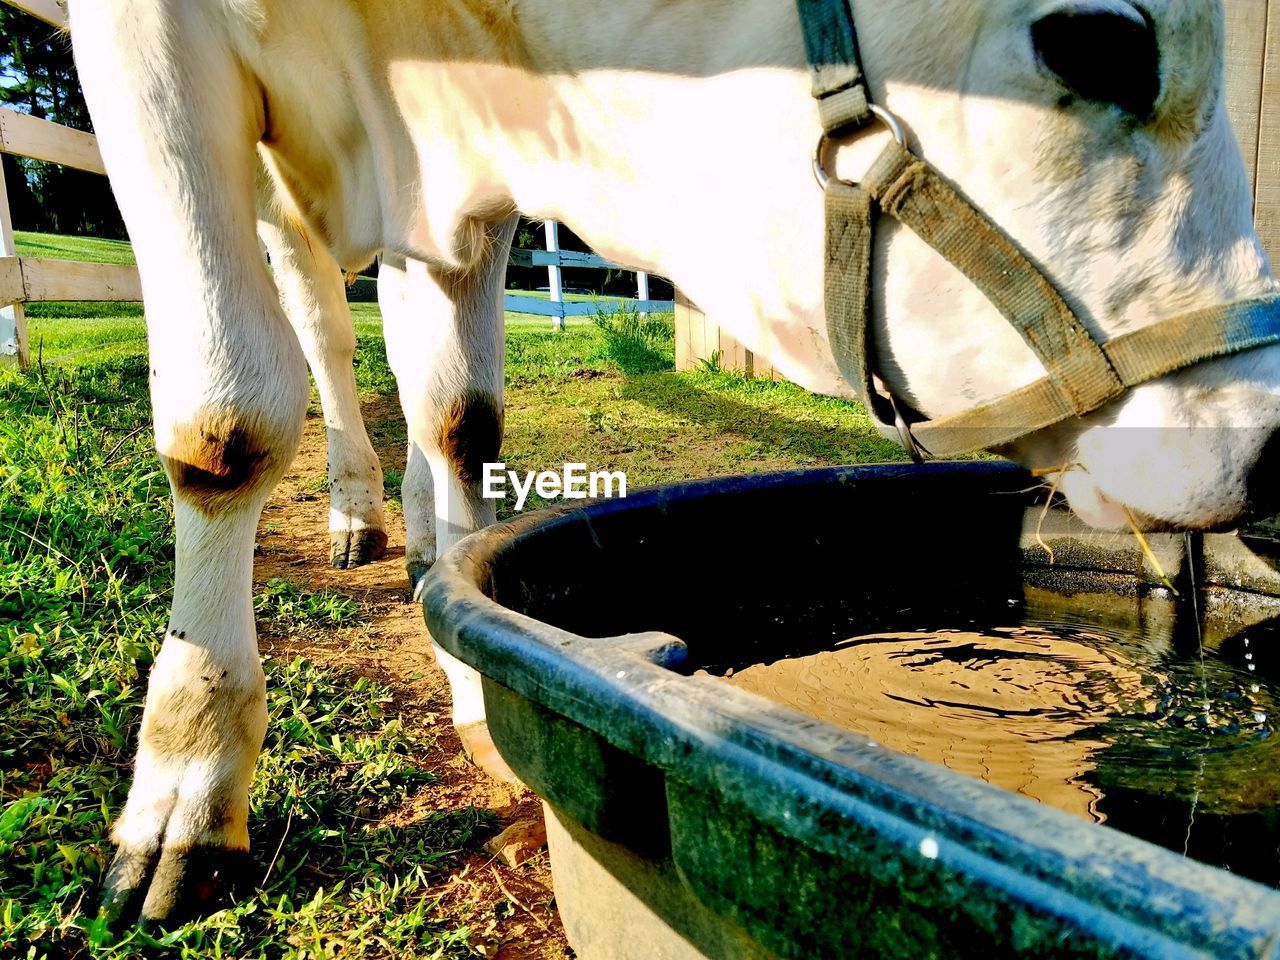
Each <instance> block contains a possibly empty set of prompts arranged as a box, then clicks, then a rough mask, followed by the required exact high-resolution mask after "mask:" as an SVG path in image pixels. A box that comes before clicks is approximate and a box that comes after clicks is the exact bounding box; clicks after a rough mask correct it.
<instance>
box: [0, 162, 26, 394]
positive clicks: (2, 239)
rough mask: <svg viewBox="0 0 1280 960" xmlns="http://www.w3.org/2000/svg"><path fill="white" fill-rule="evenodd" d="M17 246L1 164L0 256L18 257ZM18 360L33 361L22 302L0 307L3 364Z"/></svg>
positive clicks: (0, 360) (23, 363)
mask: <svg viewBox="0 0 1280 960" xmlns="http://www.w3.org/2000/svg"><path fill="white" fill-rule="evenodd" d="M17 255H18V246H17V244H16V243H15V242H14V239H13V216H12V215H11V214H10V212H9V190H8V188H7V186H6V185H5V180H4V165H3V164H0V257H16V256H17ZM15 359H16V362H17V364H18V366H19V367H20V368H21V369H23V370H25V369H26V368H27V367H28V366H30V364H31V350H30V347H29V346H28V345H27V315H26V311H25V310H24V309H23V307H22V304H21V303H11V304H8V305H6V306H0V363H3V364H10V363H14V362H15Z"/></svg>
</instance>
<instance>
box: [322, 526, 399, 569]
mask: <svg viewBox="0 0 1280 960" xmlns="http://www.w3.org/2000/svg"><path fill="white" fill-rule="evenodd" d="M386 552H387V532H386V531H385V530H379V529H378V528H377V527H360V528H359V529H358V530H331V531H329V563H330V564H331V565H332V566H334V567H336V568H337V569H338V570H346V569H347V568H348V567H361V566H364V565H365V564H366V563H372V562H373V561H374V560H377V559H378V558H379V557H381V556H382V555H383V554H384V553H386Z"/></svg>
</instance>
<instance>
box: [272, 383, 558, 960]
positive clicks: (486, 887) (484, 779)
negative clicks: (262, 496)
mask: <svg viewBox="0 0 1280 960" xmlns="http://www.w3.org/2000/svg"><path fill="white" fill-rule="evenodd" d="M364 414H365V422H366V423H367V424H368V425H369V432H370V436H371V437H372V439H373V442H374V446H375V449H376V450H377V453H378V456H379V457H380V458H381V460H382V465H383V468H384V469H395V470H400V471H403V470H404V461H405V453H404V442H403V439H404V426H403V421H402V420H401V418H400V411H399V409H398V407H397V406H396V404H395V403H394V401H389V400H385V399H380V400H375V401H373V402H370V403H367V404H366V405H365V408H364ZM326 465H327V455H326V443H325V431H324V422H323V420H322V419H321V418H320V417H319V416H315V415H312V416H309V417H308V418H307V423H306V428H305V431H304V433H303V438H302V447H301V449H300V450H299V452H298V456H297V458H296V459H295V460H294V462H293V466H292V467H291V468H290V470H289V473H288V474H287V475H286V477H285V478H284V480H283V481H281V483H280V485H279V486H278V487H277V488H276V491H275V493H274V495H273V496H272V498H271V500H270V501H269V502H268V504H267V506H266V509H265V510H264V511H263V515H262V523H261V524H260V526H259V531H258V542H259V551H258V555H257V557H256V562H255V570H254V577H255V589H257V588H259V587H260V586H261V585H262V584H263V583H265V582H266V581H267V580H269V579H270V578H272V577H283V578H286V579H288V580H290V581H291V582H293V583H295V584H297V585H299V586H306V587H307V588H309V589H312V590H324V589H328V590H334V591H338V592H341V593H343V594H346V595H348V596H351V597H353V598H354V599H356V600H357V601H359V602H360V603H361V604H362V605H363V606H364V608H365V610H366V613H367V619H368V622H367V624H366V625H362V626H360V627H358V628H342V629H339V630H335V631H332V632H330V633H327V634H326V633H319V632H314V631H312V632H308V633H307V634H306V635H305V636H298V635H296V634H294V635H290V636H271V635H269V634H267V633H265V632H264V634H263V636H262V637H261V647H262V652H263V653H264V654H266V655H270V656H273V657H276V658H280V659H286V658H292V657H294V656H305V657H306V658H308V659H309V660H311V661H312V662H314V663H317V664H321V665H324V666H331V667H340V668H344V669H347V670H351V671H354V672H355V673H357V674H360V675H362V676H367V677H370V678H371V679H374V680H376V681H378V682H379V683H381V684H383V685H384V686H386V687H388V688H389V689H390V690H391V691H392V692H393V694H394V696H395V698H396V706H397V708H398V709H399V711H400V713H401V714H402V716H403V717H404V718H405V722H406V723H409V722H417V723H421V724H423V725H424V726H425V727H426V728H427V732H428V733H429V734H430V735H431V736H432V737H434V738H435V740H436V743H437V747H436V750H435V752H434V753H433V754H431V755H430V756H427V757H424V758H422V760H423V761H424V766H426V767H427V768H429V769H430V770H431V772H432V773H434V774H435V776H436V777H437V778H438V780H437V782H435V783H432V784H428V785H427V786H425V787H423V788H422V790H421V791H420V792H419V793H418V794H417V795H416V796H415V797H413V798H411V800H410V801H409V802H408V803H406V804H405V805H404V806H403V807H402V808H401V809H399V810H396V811H393V812H392V813H391V814H390V815H389V816H388V818H387V821H386V822H387V823H388V824H389V825H396V824H404V823H412V822H413V821H414V819H415V818H418V817H422V816H425V815H427V814H430V813H432V812H434V811H440V810H465V809H467V808H470V807H476V808H480V809H485V810H491V811H493V813H494V814H495V815H496V816H497V818H498V820H499V821H500V823H501V825H502V826H503V827H505V826H507V825H509V824H511V823H514V822H516V821H520V820H529V819H539V820H540V819H541V817H542V808H541V805H540V803H539V801H538V799H537V797H536V796H535V795H534V794H533V793H531V792H529V791H527V790H522V789H520V788H516V787H511V786H508V785H506V784H502V783H499V782H497V781H495V780H493V779H491V778H490V777H489V776H487V775H486V774H484V773H482V772H481V771H480V770H479V769H478V768H476V767H474V766H473V765H471V764H470V763H469V762H468V761H467V760H466V758H465V757H464V756H463V754H462V748H461V746H460V744H459V742H458V738H457V736H456V735H455V734H454V732H453V728H452V725H451V724H450V722H449V689H448V684H447V683H446V681H445V677H444V674H443V673H442V672H441V671H440V669H439V667H437V666H436V663H435V660H434V659H433V657H432V654H431V648H430V642H429V640H428V637H427V632H426V628H425V626H424V625H423V622H422V607H421V605H420V604H418V603H414V602H412V601H411V600H410V597H409V585H408V581H407V579H406V577H405V571H404V522H403V517H402V516H401V514H400V511H399V510H398V509H394V508H393V505H391V504H388V511H387V521H388V526H389V528H390V529H389V544H388V547H387V552H386V555H385V556H384V557H383V558H382V559H381V560H379V561H377V562H376V563H372V564H369V565H367V566H364V567H359V568H356V569H353V570H334V569H333V568H331V567H330V566H329V562H328V556H329V555H328V550H329V536H328V510H329V503H328V496H327V494H325V493H324V492H322V491H323V486H324V480H325V477H326ZM440 893H441V895H442V901H441V912H442V914H443V916H444V918H445V919H447V920H448V921H450V922H457V923H465V924H469V925H470V926H471V928H472V931H473V940H474V942H475V944H476V946H477V952H478V953H479V954H481V955H483V956H486V957H491V958H496V960H552V958H554V960H561V958H564V957H571V956H572V955H573V954H572V952H571V951H570V950H569V948H568V946H567V941H566V940H565V936H564V929H563V927H562V926H561V924H560V919H559V916H558V915H557V914H556V912H555V909H554V906H553V905H552V899H553V892H552V887H551V872H550V865H549V862H548V860H547V854H546V851H545V850H544V851H543V852H542V853H541V854H539V855H537V856H535V857H534V858H533V859H531V860H528V861H526V862H525V863H524V864H522V865H521V866H519V867H515V868H510V867H507V866H506V865H505V864H503V863H502V862H500V861H497V860H494V859H492V858H490V857H489V856H488V855H486V854H483V853H474V854H470V855H468V856H467V857H466V858H465V859H464V861H463V864H462V866H461V867H460V868H459V869H457V870H455V871H454V872H453V873H452V875H451V876H450V877H449V879H448V881H447V882H446V883H445V884H443V885H442V887H441V889H440Z"/></svg>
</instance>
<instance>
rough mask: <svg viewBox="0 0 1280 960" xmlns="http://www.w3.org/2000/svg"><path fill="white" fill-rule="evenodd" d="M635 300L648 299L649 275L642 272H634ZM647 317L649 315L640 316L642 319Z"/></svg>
mask: <svg viewBox="0 0 1280 960" xmlns="http://www.w3.org/2000/svg"><path fill="white" fill-rule="evenodd" d="M636 299H637V300H648V299H649V274H647V273H645V272H644V271H643V270H639V271H637V272H636ZM648 315H649V314H647V313H641V314H640V316H642V317H647V316H648Z"/></svg>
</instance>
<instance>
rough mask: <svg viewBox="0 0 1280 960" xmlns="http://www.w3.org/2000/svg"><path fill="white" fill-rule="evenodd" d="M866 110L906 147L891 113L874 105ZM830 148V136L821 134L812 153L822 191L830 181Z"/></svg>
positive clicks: (897, 123) (904, 133) (901, 133)
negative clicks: (828, 163) (827, 160)
mask: <svg viewBox="0 0 1280 960" xmlns="http://www.w3.org/2000/svg"><path fill="white" fill-rule="evenodd" d="M867 109H868V110H870V111H871V116H873V117H875V119H877V120H879V121H880V122H881V123H882V124H884V125H885V126H886V127H887V128H888V130H889V132H890V133H891V134H893V139H895V140H897V141H898V143H899V145H900V146H904V147H905V146H906V145H907V134H906V132H905V131H904V130H903V129H902V123H901V122H900V121H899V120H898V118H897V117H895V116H894V115H893V114H892V113H890V112H889V111H888V110H886V109H885V108H884V107H880V106H877V105H876V104H874V103H869V104H867ZM830 146H831V136H830V134H827V133H823V134H822V136H821V137H819V138H818V149H817V150H815V151H814V153H813V176H814V179H815V180H817V181H818V186H820V187H821V188H822V189H823V190H825V189H827V184H828V183H829V182H830V181H831V175H830V174H829V173H827V167H826V158H827V150H828V148H830Z"/></svg>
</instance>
